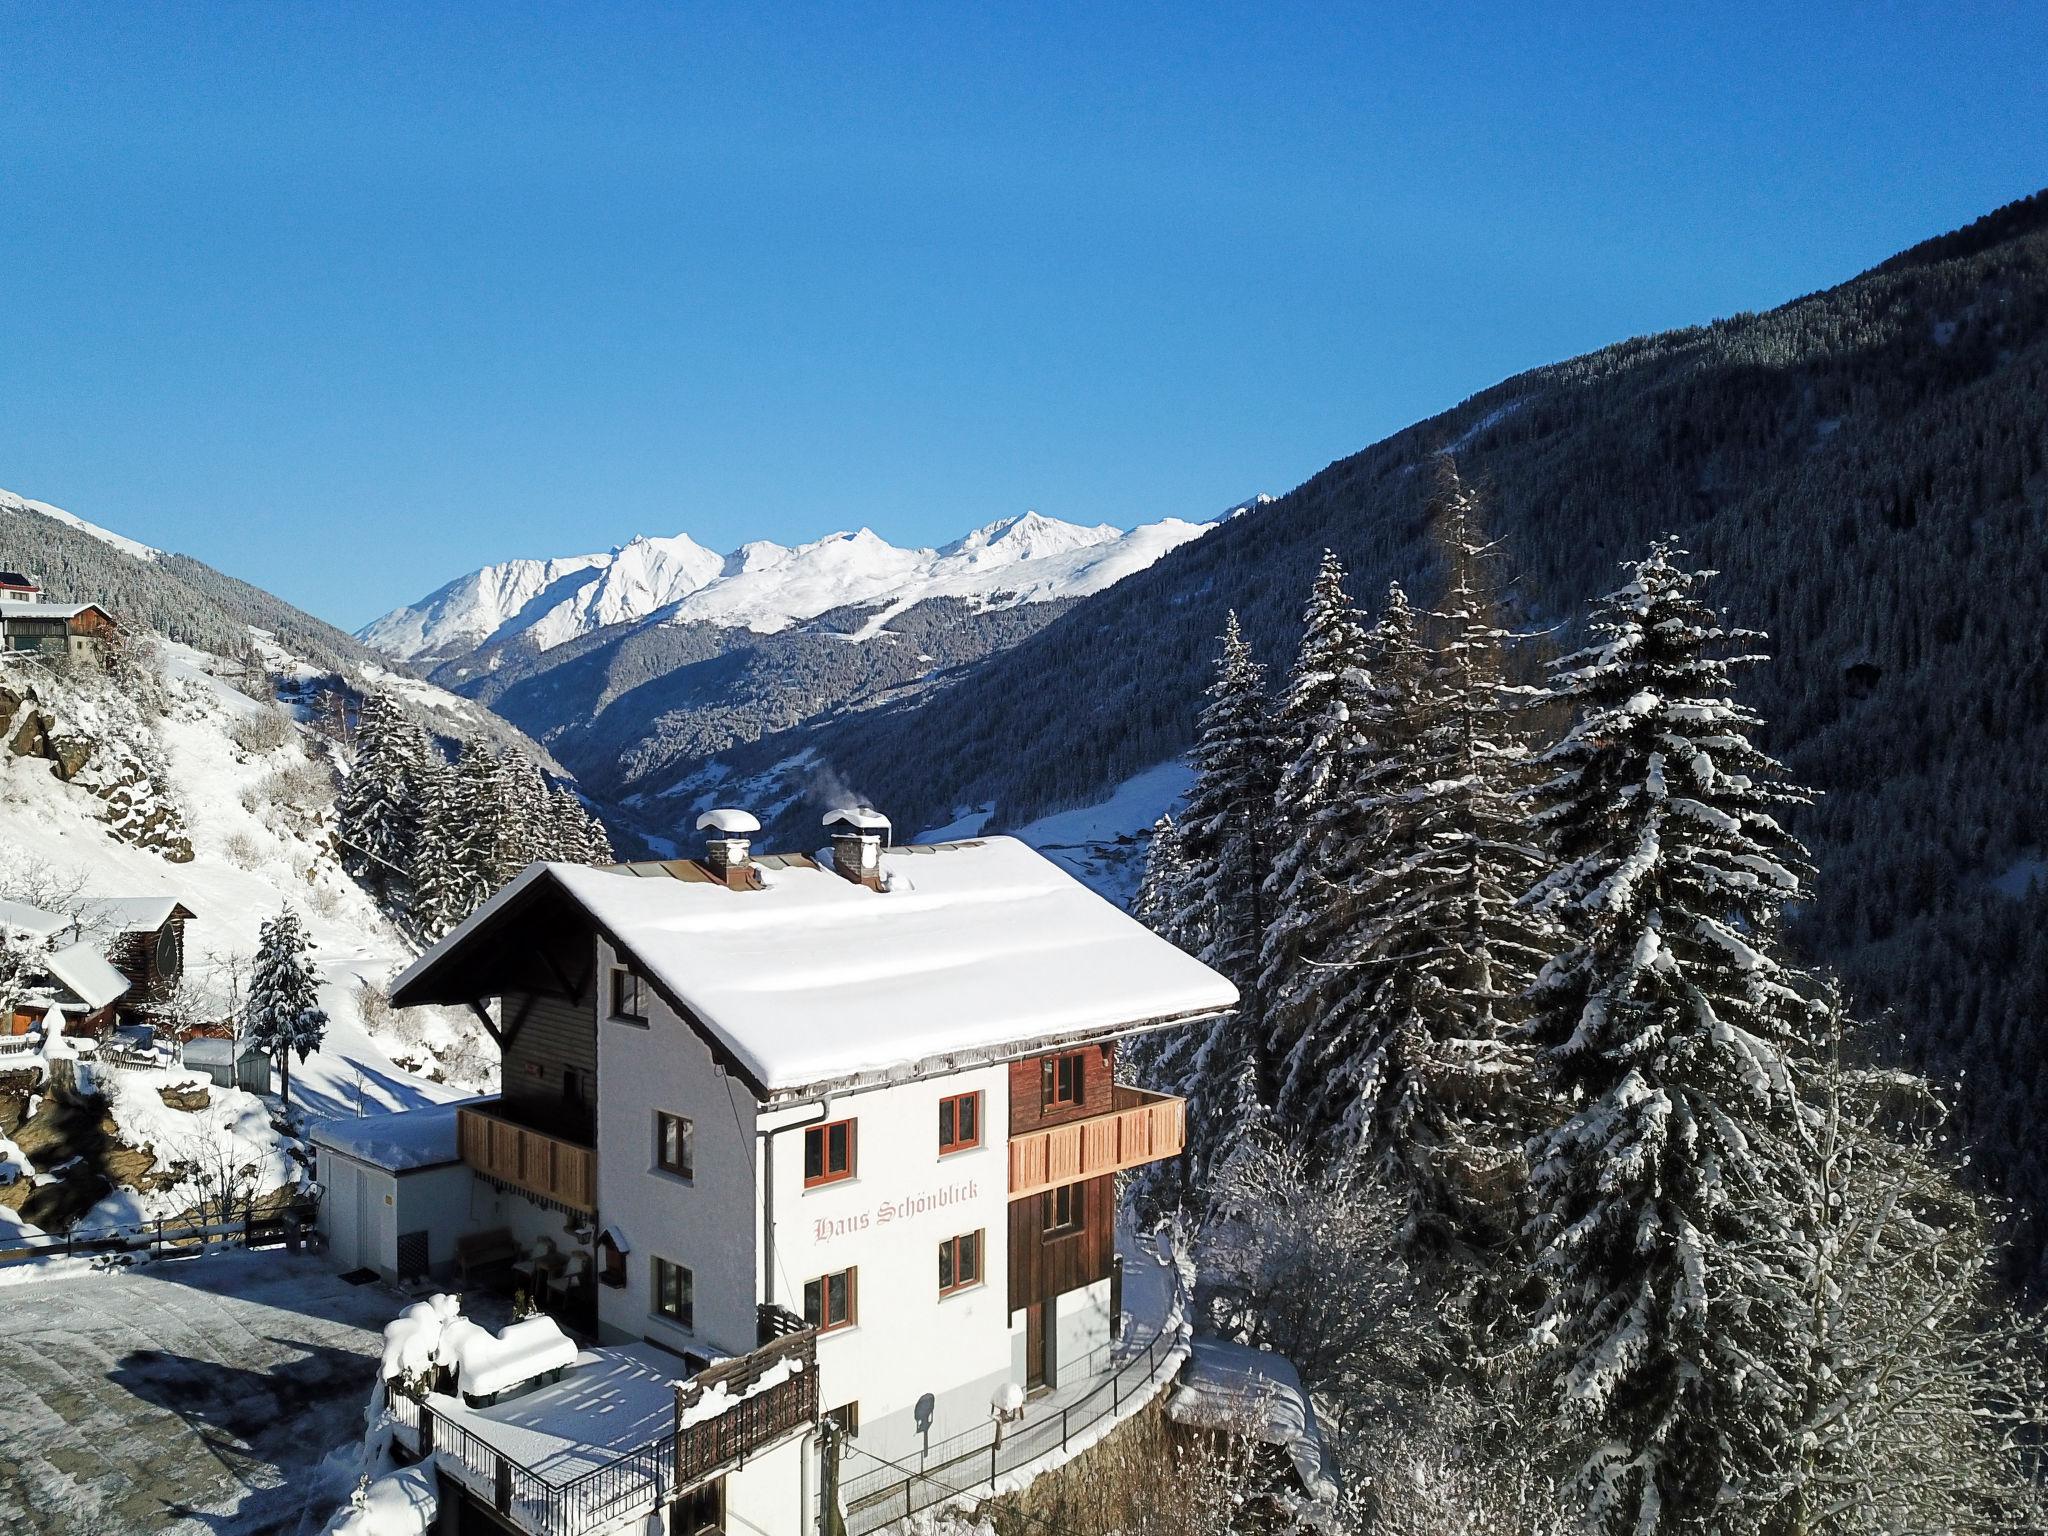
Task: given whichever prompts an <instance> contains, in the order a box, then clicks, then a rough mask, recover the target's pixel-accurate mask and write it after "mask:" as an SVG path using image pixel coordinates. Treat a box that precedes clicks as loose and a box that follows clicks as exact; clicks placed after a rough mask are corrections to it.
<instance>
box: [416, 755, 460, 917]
mask: <svg viewBox="0 0 2048 1536" xmlns="http://www.w3.org/2000/svg"><path fill="white" fill-rule="evenodd" d="M455 774H456V770H455V769H454V768H453V767H452V766H451V765H449V764H448V763H445V762H443V761H442V760H441V758H440V754H439V753H435V754H433V755H432V756H431V758H429V759H428V760H427V761H425V762H423V763H422V764H421V766H420V769H419V771H418V772H417V774H416V775H415V777H414V781H413V782H414V790H415V795H416V805H417V816H418V825H419V837H418V842H417V845H416V848H415V854H414V859H413V881H412V907H411V913H410V915H411V918H412V925H413V928H414V930H415V931H416V932H417V933H418V934H419V935H420V936H421V937H422V938H425V939H428V940H433V939H438V938H440V937H441V936H442V935H443V934H445V933H447V932H448V931H449V930H450V929H451V928H453V927H455V926H456V924H458V923H460V922H461V921H462V920H463V919H464V918H465V917H467V916H469V914H470V912H471V911H473V910H474V908H473V907H470V906H466V905H465V904H464V903H465V901H466V899H467V883H466V880H465V876H464V871H463V869H462V856H463V828H462V825H461V821H460V819H459V816H458V807H457V796H456V780H455Z"/></svg>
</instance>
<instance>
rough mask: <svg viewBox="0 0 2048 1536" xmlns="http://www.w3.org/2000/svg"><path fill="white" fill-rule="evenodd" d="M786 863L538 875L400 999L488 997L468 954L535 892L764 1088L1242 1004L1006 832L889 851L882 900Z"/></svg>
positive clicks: (456, 941) (474, 924)
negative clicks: (754, 871) (727, 871)
mask: <svg viewBox="0 0 2048 1536" xmlns="http://www.w3.org/2000/svg"><path fill="white" fill-rule="evenodd" d="M780 865H781V867H779V868H774V869H765V870H764V871H763V877H764V884H763V885H762V887H761V888H759V889H756V890H747V891H733V890H729V889H727V888H726V887H725V886H723V885H722V884H717V883H714V882H711V881H708V880H704V879H701V878H697V879H691V878H682V877H677V878H666V877H662V876H659V875H647V876H640V877H636V876H635V875H634V874H632V873H627V872H625V871H622V870H619V869H592V868H588V867H585V866H582V865H574V864H535V865H531V866H529V867H528V868H527V869H526V870H525V871H524V872H522V873H521V874H520V875H519V876H518V877H517V878H516V879H514V880H513V881H512V882H511V883H510V884H509V885H507V886H505V887H504V888H503V889H502V890H500V891H499V892H498V893H497V895H495V896H493V897H492V898H491V900H490V901H489V902H487V903H485V905H484V906H483V907H482V908H480V909H479V910H478V911H477V912H476V913H475V914H473V915H472V916H471V917H470V918H469V919H468V920H467V921H465V922H464V923H463V924H462V925H461V926H460V927H458V928H457V929H456V930H455V931H454V932H453V933H451V934H450V935H449V936H448V937H447V938H445V939H443V940H442V941H441V942H440V943H439V944H438V945H436V946H435V947H434V948H433V949H432V950H430V951H428V953H427V954H426V955H424V956H422V957H421V958H420V959H419V960H418V961H416V962H415V963H414V964H413V965H412V966H411V967H410V968H408V969H407V970H406V972H405V973H404V974H403V975H402V976H400V977H399V978H398V980H397V982H396V983H395V984H394V985H393V987H392V999H393V1001H394V1002H396V1003H398V1004H399V1005H400V1006H409V1005H410V1004H412V1003H418V1002H458V1001H464V1000H466V999H465V997H464V995H463V992H462V988H463V987H465V986H477V987H480V988H482V989H484V991H485V993H486V995H488V992H489V990H490V981H491V979H492V978H491V976H490V975H489V974H480V973H479V972H478V971H477V969H476V964H478V963H481V964H486V965H487V964H489V963H491V962H488V961H485V960H482V959H481V957H482V956H483V955H484V954H485V946H483V945H481V944H479V945H476V946H475V948H474V950H471V941H472V940H473V939H474V938H476V936H477V935H478V934H479V933H481V932H482V931H484V930H487V929H490V928H492V927H493V925H494V924H495V923H496V922H497V919H498V916H499V914H500V913H504V912H507V911H508V909H512V908H514V907H515V906H516V904H518V903H520V902H521V900H522V898H523V897H524V896H525V894H526V893H527V892H529V891H532V890H534V889H535V888H536V887H541V886H551V887H553V888H556V889H559V890H561V891H563V892H566V893H567V895H568V896H569V897H570V898H571V899H572V900H573V901H574V902H575V903H576V904H577V905H578V906H580V907H581V908H582V910H583V911H584V912H585V913H586V914H587V915H588V916H589V917H590V918H591V919H592V920H593V921H594V922H595V924H596V925H597V926H598V928H599V929H600V930H601V931H602V932H603V933H604V934H605V935H606V936H607V937H608V938H609V939H610V941H611V942H612V943H613V944H614V945H616V946H617V947H618V948H619V949H621V950H622V951H624V952H625V954H626V955H627V956H629V957H630V959H631V962H632V964H633V965H634V966H635V967H636V969H638V970H639V971H640V972H641V973H642V974H643V975H645V976H646V977H647V978H648V980H649V981H650V982H651V983H652V984H653V986H654V988H655V990H656V991H657V992H659V993H660V994H661V995H662V996H663V997H664V998H665V999H666V1000H667V1001H668V1002H669V1003H670V1005H671V1006H673V1007H676V1008H677V1009H679V1010H680V1011H681V1012H683V1013H684V1015H685V1016H686V1017H687V1018H689V1019H690V1020H691V1021H692V1022H693V1023H694V1025H695V1027H697V1028H698V1029H699V1031H700V1032H701V1033H702V1034H704V1035H705V1037H706V1038H707V1040H708V1041H709V1042H710V1043H711V1045H712V1047H713V1050H714V1051H715V1052H718V1053H719V1054H720V1055H721V1059H723V1060H726V1061H728V1062H729V1063H730V1064H732V1065H735V1066H737V1067H738V1068H739V1070H740V1071H741V1073H742V1075H743V1076H744V1077H746V1078H747V1079H749V1080H750V1082H751V1085H752V1086H754V1087H755V1088H756V1090H757V1091H758V1092H761V1093H763V1094H775V1093H784V1092H790V1091H794V1090H798V1089H808V1088H816V1087H818V1086H820V1085H823V1084H827V1083H834V1084H837V1083H844V1082H847V1081H851V1080H854V1079H857V1078H864V1077H869V1076H873V1075H878V1074H890V1073H896V1072H910V1071H915V1070H917V1069H919V1068H920V1067H924V1066H927V1065H932V1064H939V1063H944V1062H947V1061H949V1060H952V1061H957V1060H960V1059H961V1058H963V1057H965V1058H979V1059H987V1057H989V1056H990V1055H993V1054H997V1053H1000V1052H1002V1051H1004V1050H1006V1049H1008V1048H1013V1047H1020V1046H1027V1045H1030V1046H1036V1045H1038V1044H1039V1043H1041V1042H1048V1043H1049V1042H1054V1041H1066V1040H1070V1039H1079V1038H1089V1037H1099V1036H1102V1035H1106V1034H1112V1033H1118V1032H1121V1031H1125V1030H1129V1029H1132V1028H1137V1027H1145V1026H1153V1025H1160V1024H1164V1023H1167V1022H1169V1021H1173V1020H1181V1019H1187V1018H1192V1017H1195V1016H1198V1015H1202V1014H1207V1013H1213V1012H1215V1011H1217V1010H1220V1009H1225V1008H1230V1007H1232V1006H1234V1005H1235V1004H1236V1002H1237V991H1236V989H1235V988H1234V987H1232V986H1231V984H1230V983H1229V982H1228V981H1226V980H1225V979H1224V978H1223V977H1221V976H1219V975H1217V974H1216V972H1214V971H1212V970H1210V969H1209V968H1208V967H1207V966H1206V965H1203V964H1202V963H1201V962H1200V961H1198V960H1195V959H1194V958H1192V957H1191V956H1189V955H1186V954H1183V953H1182V952H1181V951H1180V950H1178V949H1176V948H1174V947H1173V946H1172V945H1171V944H1169V943H1167V942H1166V941H1165V940H1164V939H1161V938H1159V937H1158V936H1157V935H1155V934H1154V933H1152V932H1151V931H1150V930H1149V929H1147V928H1146V927H1144V925H1143V924H1141V923H1139V922H1137V921H1136V920H1135V919H1134V918H1132V917H1130V916H1128V915H1127V914H1125V913H1124V912H1122V911H1120V910H1118V909H1117V908H1116V907H1114V906H1112V905H1111V904H1110V903H1109V902H1107V901H1105V900H1103V899H1102V898H1101V897H1100V896H1097V895H1096V894H1095V893H1094V892H1092V891H1090V890H1088V889H1087V887H1085V886H1083V885H1082V884H1080V882H1078V881H1076V880H1075V879H1074V878H1073V877H1072V876H1070V875H1068V874H1067V873H1065V872H1064V871H1063V870H1061V869H1060V868H1059V867H1058V866H1057V865H1055V864H1053V863H1051V862H1050V861H1049V860H1047V859H1045V858H1043V857H1041V856H1040V855H1039V854H1038V853H1036V852H1034V851H1033V850H1032V849H1030V848H1028V847H1026V846H1025V845H1024V844H1022V843H1020V842H1017V841H1015V840H1014V839H1012V838H1007V837H992V838H984V839H979V840H976V841H971V842H961V843H945V844H939V845H936V846H929V847H903V848H897V849H893V850H889V851H887V852H885V853H884V854H883V855H882V862H881V874H882V882H881V883H882V886H883V889H881V890H872V889H869V888H867V887H865V886H862V885H857V884H855V883H854V882H852V881H850V880H847V879H845V878H844V877H843V876H841V875H838V874H835V873H833V872H832V871H831V870H830V869H827V868H822V867H820V866H819V865H817V864H816V863H814V862H813V861H811V860H808V859H795V858H791V859H786V860H783V861H780ZM641 867H642V868H648V867H650V866H641ZM466 951H468V952H469V953H468V954H467V955H465V952H466ZM458 960H467V961H469V962H472V963H471V964H469V966H468V967H467V969H465V967H464V966H463V965H460V964H457V963H456V962H457V961H458ZM437 973H439V974H437Z"/></svg>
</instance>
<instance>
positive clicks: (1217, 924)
mask: <svg viewBox="0 0 2048 1536" xmlns="http://www.w3.org/2000/svg"><path fill="white" fill-rule="evenodd" d="M1190 755H1191V757H1192V758H1193V761H1194V766H1195V782H1194V786H1193V788H1192V789H1191V790H1190V791H1189V794H1188V803H1187V806H1186V809H1185V810H1184V811H1183V812H1182V815H1181V819H1180V822H1179V824H1178V827H1177V829H1176V836H1175V838H1174V845H1173V851H1174V857H1175V858H1176V859H1177V860H1178V861H1179V865H1180V868H1179V872H1178V875H1177V877H1176V879H1175V886H1176V895H1177V899H1176V901H1175V905H1174V907H1173V909H1172V911H1171V913H1170V914H1168V915H1167V916H1166V918H1165V923H1166V930H1167V931H1168V932H1170V933H1171V935H1172V937H1173V939H1174V942H1176V943H1178V944H1180V945H1181V946H1182V947H1183V948H1186V949H1188V950H1190V951H1191V952H1192V953H1194V954H1195V955H1196V956H1197V957H1198V958H1200V959H1201V960H1203V961H1205V962H1206V963H1207V964H1209V965H1210V966H1213V967H1214V968H1215V969H1216V970H1218V971H1220V972H1222V974H1223V975H1225V976H1226V977H1228V978H1229V979H1230V980H1231V982H1232V983H1234V984H1235V985H1236V987H1237V989H1238V996H1239V1001H1238V1006H1237V1010H1236V1012H1235V1013H1234V1014H1232V1015H1231V1016H1229V1017H1228V1018H1226V1019H1224V1020H1222V1021H1221V1022H1219V1023H1218V1024H1216V1025H1215V1026H1213V1027H1212V1028H1210V1029H1206V1030H1182V1031H1179V1032H1177V1034H1176V1037H1175V1038H1174V1039H1173V1040H1172V1041H1171V1042H1169V1043H1168V1044H1166V1045H1165V1046H1163V1047H1162V1050H1161V1056H1160V1060H1159V1064H1158V1070H1159V1072H1160V1074H1161V1076H1162V1079H1163V1080H1166V1081H1170V1082H1172V1083H1174V1084H1175V1085H1176V1086H1177V1087H1178V1089H1179V1091H1180V1092H1181V1093H1183V1094H1184V1095H1185V1096H1186V1098H1187V1100H1188V1152H1187V1159H1186V1163H1187V1168H1188V1171H1189V1174H1190V1183H1191V1184H1192V1185H1193V1186H1194V1187H1196V1188H1199V1187H1201V1185H1202V1183H1203V1181H1204V1179H1205V1178H1206V1174H1207V1170H1208V1168H1209V1166H1210V1165H1211V1164H1212V1163H1213V1162H1214V1161H1215V1159H1216V1158H1218V1157H1219V1156H1221V1155H1222V1153H1223V1152H1224V1151H1225V1150H1226V1149H1227V1148H1228V1146H1229V1145H1230V1144H1231V1142H1232V1141H1233V1140H1234V1138H1235V1137H1236V1136H1237V1135H1238V1134H1239V1133H1240V1132H1241V1131H1242V1129H1243V1128H1244V1126H1245V1125H1246V1124H1247V1122H1248V1121H1249V1120H1251V1119H1252V1118H1254V1117H1256V1115H1257V1113H1258V1109H1259V1106H1260V1104H1261V1102H1262V1094H1263V1092H1264V1089H1265V1080H1266V1063H1265V1061H1264V1051H1263V1043H1264V1042H1263V1027H1264V1026H1263V1011H1262V1009H1261V1007H1260V1000H1259V988H1258V961H1259V953H1260V950H1261V948H1262V947H1263V944H1264V933H1265V899H1264V894H1263V890H1262V887H1263V885H1264V883H1265V878H1266V875H1267V873H1268V871H1269V869H1270V858H1271V855H1270V848H1271V844H1270V841H1269V839H1270V835H1271V825H1272V809H1273V781H1274V767H1273V743H1272V726H1271V722H1270V719H1269V717H1268V710H1267V701H1266V694H1265V676H1264V673H1263V671H1262V669H1261V668H1260V666H1259V664H1258V663H1257V662H1256V661H1254V660H1253V659H1252V654H1251V648H1250V647H1249V646H1247V645H1246V644H1245V641H1244V636H1243V634H1242V633H1241V632H1240V631H1239V629H1238V624H1237V615H1236V614H1235V613H1233V614H1231V615H1230V617H1229V619H1228V620H1227V621H1226V623H1225V625H1224V630H1223V643H1222V651H1221V654H1220V655H1219V657H1218V659H1217V669H1216V681H1215V682H1214V683H1213V684H1211V685H1210V688H1209V702H1208V704H1207V705H1206V706H1205V707H1204V709H1203V710H1202V713H1201V717H1200V721H1199V725H1198V735H1197V738H1196V742H1195V747H1194V750H1193V752H1192V753H1191V754H1190Z"/></svg>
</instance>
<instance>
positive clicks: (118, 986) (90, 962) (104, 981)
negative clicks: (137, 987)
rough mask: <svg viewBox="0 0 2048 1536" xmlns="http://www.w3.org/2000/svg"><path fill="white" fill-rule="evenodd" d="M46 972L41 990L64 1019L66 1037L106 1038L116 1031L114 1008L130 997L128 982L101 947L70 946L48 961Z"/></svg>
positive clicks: (53, 955)
mask: <svg viewBox="0 0 2048 1536" xmlns="http://www.w3.org/2000/svg"><path fill="white" fill-rule="evenodd" d="M43 971H44V975H45V982H44V987H43V988H42V989H40V990H42V991H43V993H44V994H45V995H46V997H47V998H48V1002H49V1003H54V1004H55V1006H56V1008H57V1011H58V1012H59V1013H61V1014H62V1015H63V1018H64V1033H65V1034H67V1035H70V1036H74V1037H75V1036H79V1035H88V1034H102V1033H104V1032H105V1031H107V1030H108V1029H111V1028H112V1027H113V1024H114V1005H115V1004H116V1003H118V1002H119V1001H120V1000H121V999H122V998H123V997H124V996H126V995H127V992H128V978H127V977H126V976H123V975H122V974H121V973H120V972H119V971H117V970H115V969H114V967H113V966H112V965H110V964H108V962H107V957H106V956H105V955H103V954H101V953H100V952H99V949H98V947H97V946H95V945H92V944H71V945H67V946H66V947H64V948H63V949H60V950H57V951H56V952H54V953H53V954H51V955H50V956H49V958H47V959H46V960H44V962H43ZM45 1006H48V1004H45Z"/></svg>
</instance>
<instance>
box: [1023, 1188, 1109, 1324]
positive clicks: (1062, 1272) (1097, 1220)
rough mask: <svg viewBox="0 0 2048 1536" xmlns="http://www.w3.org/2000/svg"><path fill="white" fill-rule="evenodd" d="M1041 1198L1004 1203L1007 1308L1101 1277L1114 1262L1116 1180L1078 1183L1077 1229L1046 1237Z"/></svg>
mask: <svg viewBox="0 0 2048 1536" xmlns="http://www.w3.org/2000/svg"><path fill="white" fill-rule="evenodd" d="M1045 1208H1046V1198H1045V1196H1044V1195H1042V1194H1039V1195H1029V1196H1027V1197H1025V1198H1024V1199H1022V1200H1012V1201H1011V1202H1010V1310H1011V1311H1012V1312H1019V1311H1022V1310H1023V1309H1024V1308H1026V1307H1030V1306H1036V1305H1037V1304H1038V1303H1039V1302H1042V1301H1050V1300H1051V1299H1052V1298H1053V1297H1055V1296H1059V1295H1063V1294H1064V1293H1066V1292H1067V1291H1078V1290H1079V1289H1081V1287H1082V1286H1084V1285H1093V1284H1095V1282H1096V1281H1098V1280H1107V1279H1108V1278H1109V1275H1110V1271H1111V1270H1112V1269H1113V1268H1114V1267H1115V1264H1116V1180H1115V1179H1114V1178H1111V1177H1107V1176H1105V1177H1103V1178H1099V1179H1089V1180H1088V1181H1087V1182H1086V1183H1084V1184H1083V1185H1082V1186H1081V1209H1082V1216H1081V1230H1080V1231H1078V1232H1063V1233H1057V1234H1053V1235H1048V1234H1047V1233H1046V1230H1045Z"/></svg>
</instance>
